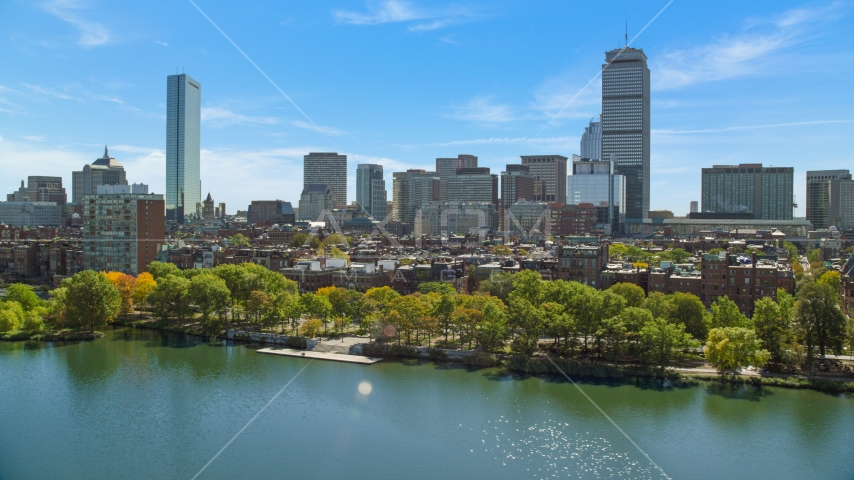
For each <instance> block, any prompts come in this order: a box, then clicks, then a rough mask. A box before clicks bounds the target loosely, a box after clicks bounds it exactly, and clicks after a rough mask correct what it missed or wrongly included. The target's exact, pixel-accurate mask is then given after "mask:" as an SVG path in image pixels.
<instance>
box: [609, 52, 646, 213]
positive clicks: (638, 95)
mask: <svg viewBox="0 0 854 480" xmlns="http://www.w3.org/2000/svg"><path fill="white" fill-rule="evenodd" d="M646 60H647V58H646V55H644V53H643V50H641V49H635V48H626V49H617V50H611V51H608V52H605V62H606V63H605V64H604V65H602V117H601V124H602V126H601V128H602V155H601V159H612V157H611V156H612V155H616V157H615V158H614V159H613V160H614V162H615V166H616V173H618V174H620V175H623V176H625V184H626V206H625V209H626V219H627V221H629V222H638V221H641V220H642V219H644V218H646V217H647V214H648V213H649V169H650V164H649V157H650V83H649V68H648V67H647V64H646Z"/></svg>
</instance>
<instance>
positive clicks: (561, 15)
mask: <svg viewBox="0 0 854 480" xmlns="http://www.w3.org/2000/svg"><path fill="white" fill-rule="evenodd" d="M194 1H195V2H196V4H197V5H198V6H199V8H200V9H201V10H203V11H204V12H205V13H206V14H207V15H208V16H209V17H210V18H211V19H212V20H213V21H214V22H215V23H216V24H217V25H218V26H219V27H220V28H221V29H222V31H224V32H225V33H226V34H227V35H228V36H229V37H231V39H232V40H233V41H234V42H235V43H236V44H237V45H238V46H239V47H240V48H241V49H242V50H243V51H244V52H245V53H246V54H247V55H248V56H249V57H250V58H251V59H252V60H253V61H254V62H255V63H256V64H257V65H258V67H259V68H260V69H261V70H263V72H264V73H266V75H267V76H269V78H270V79H272V80H273V81H274V82H275V83H276V84H277V85H278V86H279V87H280V88H281V90H282V91H283V92H284V93H285V94H286V95H288V96H289V97H290V98H291V99H292V100H293V102H294V103H295V104H296V105H298V106H299V108H300V109H301V110H302V111H303V112H305V115H303V114H301V113H300V112H299V110H297V109H296V108H295V107H294V105H293V104H292V103H291V102H289V101H288V100H287V99H286V98H285V96H283V95H282V94H281V93H280V92H279V91H278V90H277V89H276V88H275V87H274V86H273V85H271V83H270V82H268V81H267V79H265V77H264V76H263V75H262V74H261V73H260V72H259V71H258V70H256V69H255V67H253V66H252V64H251V63H250V62H249V61H247V59H246V58H244V57H243V56H242V55H241V54H240V52H239V51H238V50H237V49H236V48H235V47H234V46H232V45H231V44H230V43H229V41H228V40H226V38H225V37H224V36H223V35H222V34H221V33H220V32H219V31H218V30H217V29H216V28H214V26H213V25H212V24H211V23H209V22H208V20H207V19H205V17H204V16H203V15H202V14H201V13H200V12H199V10H197V9H196V8H195V7H194V6H193V4H192V3H191V2H189V1H188V0H187V1H182V0H172V1H168V2H167V1H160V0H150V1H146V2H106V1H103V0H90V1H85V0H81V1H75V0H53V1H45V2H31V1H22V0H7V1H4V2H2V3H0V60H1V61H2V66H3V67H2V68H0V193H2V194H5V193H8V192H11V191H13V190H14V189H16V188H17V185H18V184H19V182H20V180H21V179H22V178H25V177H26V176H27V175H62V176H63V177H64V179H65V183H66V184H67V185H66V188H67V190H68V192H69V195H70V194H71V171H73V170H78V169H80V168H81V167H82V166H83V164H84V163H87V162H91V161H92V160H94V159H95V158H97V157H100V156H101V154H102V153H103V144H104V142H105V141H107V142H108V143H109V144H110V152H111V154H112V156H114V157H116V158H117V159H118V160H119V161H120V162H122V163H123V164H124V165H125V168H126V169H127V171H128V179H129V180H130V181H132V182H144V183H148V184H150V185H151V187H152V189H153V190H154V191H155V192H158V193H162V192H163V190H164V187H163V182H164V168H165V166H164V165H165V157H164V149H165V103H166V75H169V74H172V73H175V71H176V69H178V70H179V71H184V72H186V73H188V74H190V75H191V76H193V77H194V78H195V79H197V80H198V81H200V82H201V83H202V108H203V111H202V186H203V195H206V194H207V192H208V191H210V192H211V193H212V195H213V197H214V199H215V200H216V201H217V202H220V201H224V202H226V203H227V204H228V210H229V212H234V210H235V209H237V208H240V209H244V208H246V205H247V204H248V203H249V201H250V200H253V199H274V198H281V199H284V200H289V201H292V202H297V201H298V200H299V193H300V190H301V188H302V156H303V155H304V154H306V153H307V152H309V151H338V152H340V153H346V154H347V155H349V161H350V191H349V195H348V198H349V199H350V200H353V199H354V198H355V193H354V188H353V184H354V181H355V169H356V165H357V164H358V163H381V164H383V165H384V166H385V169H386V177H387V189H388V191H389V195H390V194H391V189H392V187H391V172H392V171H400V170H404V169H406V168H426V169H432V168H433V166H434V165H435V158H436V157H445V156H455V155H456V154H458V153H470V154H474V155H478V156H479V157H480V163H481V165H482V166H488V167H491V168H492V169H493V171H494V172H495V173H497V172H500V171H501V170H502V169H503V167H504V165H505V164H507V163H518V161H519V156H520V155H530V154H538V153H557V154H562V155H566V156H570V155H571V154H573V153H578V140H579V137H580V135H581V133H582V132H583V129H584V126H585V125H586V124H587V122H588V121H589V119H590V118H591V117H593V116H595V115H597V114H598V113H599V111H600V108H601V99H600V95H601V89H600V82H599V81H598V79H597V80H595V81H593V82H592V83H591V84H590V85H589V87H587V88H586V89H585V88H584V86H585V85H586V84H587V83H588V82H590V80H591V79H593V78H594V76H595V75H596V74H597V72H598V71H599V70H600V69H601V64H602V61H603V58H604V53H603V52H604V51H605V50H608V49H612V48H615V47H618V46H621V43H622V41H623V34H624V22H625V21H626V20H628V31H629V37H630V38H632V37H634V36H635V35H638V33H639V31H640V30H641V29H642V28H643V27H644V26H645V25H647V23H648V22H650V20H652V19H653V18H654V17H656V15H657V14H659V13H660V15H659V16H658V17H657V18H655V20H654V21H652V22H651V23H650V24H649V25H648V27H647V28H646V29H645V30H644V31H643V32H642V33H640V34H639V35H638V36H637V38H636V39H635V40H634V41H633V43H632V46H635V47H638V48H643V49H644V51H645V52H646V54H647V56H648V57H649V65H650V70H651V77H652V85H653V92H652V128H653V134H652V172H651V175H652V201H651V203H652V208H654V209H658V208H666V209H671V210H673V211H674V212H676V213H677V214H684V213H685V212H686V211H687V210H688V206H689V202H690V201H691V200H699V197H700V169H701V168H702V167H704V166H711V165H712V164H732V163H740V162H741V163H764V164H766V165H775V166H793V167H795V193H796V195H797V197H798V201H799V204H800V208H799V209H798V211H796V215H799V216H802V215H803V214H804V204H805V197H804V189H805V186H804V182H805V181H804V178H805V174H804V172H805V171H806V170H808V169H831V168H849V169H852V170H854V162H852V160H854V153H852V149H851V145H850V143H851V139H852V134H851V132H852V128H854V93H852V92H854V90H852V88H851V87H852V85H854V81H852V73H854V4H852V2H833V1H830V2H827V1H825V2H809V3H804V2H790V1H779V0H778V1H773V2H771V1H757V2H705V3H701V2H691V1H686V0H675V1H673V2H672V3H670V4H669V6H667V8H665V9H664V11H663V12H662V11H661V10H662V8H664V7H665V6H666V5H668V0H660V1H654V2H653V1H647V2H634V1H632V2H628V1H616V0H614V1H611V2H607V3H605V2H576V1H555V2H523V1H509V0H497V1H491V2H458V3H444V2H430V3H427V2H420V1H411V2H403V1H368V2H365V1H362V0H360V1H352V2H343V1H342V2H299V4H296V3H297V2H288V3H284V2H272V1H255V0H246V1H242V2H214V1H211V0H194Z"/></svg>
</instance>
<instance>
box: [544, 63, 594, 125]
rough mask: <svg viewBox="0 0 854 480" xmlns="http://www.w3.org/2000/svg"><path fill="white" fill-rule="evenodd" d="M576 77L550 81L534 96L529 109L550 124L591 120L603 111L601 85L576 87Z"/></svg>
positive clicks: (558, 77)
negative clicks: (548, 120) (570, 120)
mask: <svg viewBox="0 0 854 480" xmlns="http://www.w3.org/2000/svg"><path fill="white" fill-rule="evenodd" d="M578 78H579V76H578V75H575V74H572V73H567V74H564V75H561V76H557V77H553V78H549V79H547V80H545V81H544V82H543V83H542V85H540V86H539V88H537V90H536V91H535V92H534V101H533V102H531V104H530V108H531V109H532V110H534V111H537V112H540V113H541V114H544V115H546V116H547V117H549V119H550V123H551V124H556V125H559V124H560V120H565V119H580V118H590V117H592V116H594V115H596V114H597V113H598V112H599V111H600V110H601V109H602V95H601V91H602V90H601V84H600V82H593V83H591V84H590V86H589V87H587V88H585V86H584V85H582V84H580V83H578Z"/></svg>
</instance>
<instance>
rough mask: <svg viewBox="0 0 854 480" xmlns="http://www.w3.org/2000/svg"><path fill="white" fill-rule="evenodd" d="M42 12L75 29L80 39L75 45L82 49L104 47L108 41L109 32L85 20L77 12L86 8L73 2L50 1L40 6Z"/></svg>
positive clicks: (65, 0) (105, 28) (64, 0)
mask: <svg viewBox="0 0 854 480" xmlns="http://www.w3.org/2000/svg"><path fill="white" fill-rule="evenodd" d="M41 8H42V10H44V11H45V12H47V13H50V14H51V15H53V16H55V17H57V18H59V19H60V20H62V21H63V22H66V23H68V24H69V25H71V26H72V27H74V28H76V29H77V30H78V31H79V33H80V37H79V38H78V39H77V44H78V45H80V46H83V47H96V46H99V45H105V44H107V43H109V41H110V35H111V33H110V31H109V30H108V29H107V27H105V26H103V25H102V24H100V23H98V22H94V21H91V20H87V19H85V18H83V17H81V16H80V15H79V14H78V13H77V12H79V11H80V10H84V9H85V8H86V7H85V6H84V5H82V4H81V3H79V2H77V1H75V0H52V1H49V2H45V3H42V4H41Z"/></svg>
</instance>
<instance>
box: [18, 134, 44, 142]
mask: <svg viewBox="0 0 854 480" xmlns="http://www.w3.org/2000/svg"><path fill="white" fill-rule="evenodd" d="M21 138H23V139H24V140H29V141H31V142H44V141H46V140H47V137H45V136H44V135H24V136H23V137H21Z"/></svg>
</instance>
